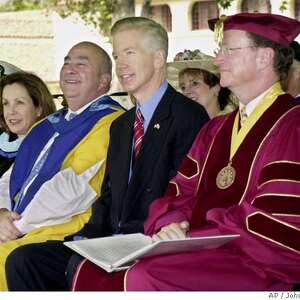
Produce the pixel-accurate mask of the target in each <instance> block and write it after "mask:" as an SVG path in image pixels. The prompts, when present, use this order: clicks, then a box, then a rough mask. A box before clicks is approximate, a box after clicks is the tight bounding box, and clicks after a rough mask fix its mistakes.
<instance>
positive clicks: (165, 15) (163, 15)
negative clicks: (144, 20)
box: [151, 4, 172, 32]
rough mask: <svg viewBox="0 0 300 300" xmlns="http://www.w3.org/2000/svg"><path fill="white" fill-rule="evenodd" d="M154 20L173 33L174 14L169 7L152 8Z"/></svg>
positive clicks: (158, 6) (156, 6) (154, 6)
mask: <svg viewBox="0 0 300 300" xmlns="http://www.w3.org/2000/svg"><path fill="white" fill-rule="evenodd" d="M151 14H152V19H153V20H155V21H156V22H158V23H160V24H161V25H162V26H163V27H164V28H165V29H166V30H167V31H168V32H171V31H172V14H171V11H170V7H169V5H167V4H166V5H153V6H151Z"/></svg>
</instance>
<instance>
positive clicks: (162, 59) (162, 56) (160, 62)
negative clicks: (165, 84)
mask: <svg viewBox="0 0 300 300" xmlns="http://www.w3.org/2000/svg"><path fill="white" fill-rule="evenodd" d="M165 64H166V53H165V51H164V50H163V49H158V50H155V52H154V66H155V68H157V69H160V68H162V67H164V65H165Z"/></svg>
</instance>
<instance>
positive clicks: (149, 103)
mask: <svg viewBox="0 0 300 300" xmlns="http://www.w3.org/2000/svg"><path fill="white" fill-rule="evenodd" d="M167 88H168V82H167V81H166V80H165V81H164V82H163V83H162V84H161V86H160V87H159V89H158V90H157V91H156V92H155V93H154V94H153V95H152V96H151V97H150V98H148V99H147V100H146V101H144V102H143V104H142V105H139V104H138V103H137V106H136V109H140V111H141V113H142V115H143V118H144V130H145V131H146V129H147V128H148V125H149V123H150V121H151V118H152V116H153V113H154V111H155V109H156V107H157V105H158V104H159V102H160V100H161V98H162V96H163V95H164V93H165V92H166V90H167Z"/></svg>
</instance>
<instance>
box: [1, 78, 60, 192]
mask: <svg viewBox="0 0 300 300" xmlns="http://www.w3.org/2000/svg"><path fill="white" fill-rule="evenodd" d="M55 110H56V108H55V105H54V102H53V99H52V96H51V94H50V92H49V90H48V88H47V86H46V84H45V83H44V82H43V81H42V80H41V79H40V78H39V77H38V76H36V75H34V74H31V73H26V72H17V73H13V74H10V75H7V76H5V77H3V78H2V79H1V81H0V123H1V124H2V125H1V128H2V130H3V131H4V132H3V133H2V134H1V135H0V177H1V176H2V175H3V174H4V173H5V172H6V171H7V170H8V169H9V167H10V166H11V165H12V163H13V162H14V160H15V158H16V156H17V152H18V149H19V146H20V144H21V141H22V140H23V139H24V137H25V135H26V133H27V132H28V130H29V129H30V128H31V127H32V125H33V124H34V123H35V122H37V121H39V120H41V119H43V118H45V117H46V116H48V115H49V114H52V113H54V112H55ZM1 192H2V191H0V195H1Z"/></svg>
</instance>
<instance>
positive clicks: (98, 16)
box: [0, 0, 287, 35]
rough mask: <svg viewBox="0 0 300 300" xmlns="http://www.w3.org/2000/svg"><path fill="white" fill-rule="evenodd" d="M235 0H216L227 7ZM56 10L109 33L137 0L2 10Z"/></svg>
mask: <svg viewBox="0 0 300 300" xmlns="http://www.w3.org/2000/svg"><path fill="white" fill-rule="evenodd" d="M232 2H233V0H216V3H217V4H218V6H219V7H222V8H223V9H226V8H228V7H230V6H231V4H232ZM286 6H287V0H280V10H281V11H284V10H286ZM45 8H47V9H49V10H55V11H56V12H58V13H59V14H60V15H61V16H62V17H67V16H69V15H71V14H73V13H78V14H79V15H80V16H81V17H82V19H83V20H84V21H85V22H86V23H87V24H93V25H94V26H95V27H96V28H97V29H98V30H99V31H100V32H101V33H102V34H104V35H108V33H109V31H110V27H111V24H112V23H113V22H114V21H116V20H118V19H120V18H123V17H126V16H133V15H134V14H135V0H7V1H5V2H4V4H2V5H0V11H18V10H32V9H45ZM141 14H142V16H146V17H151V0H143V6H142V13H141Z"/></svg>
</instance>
